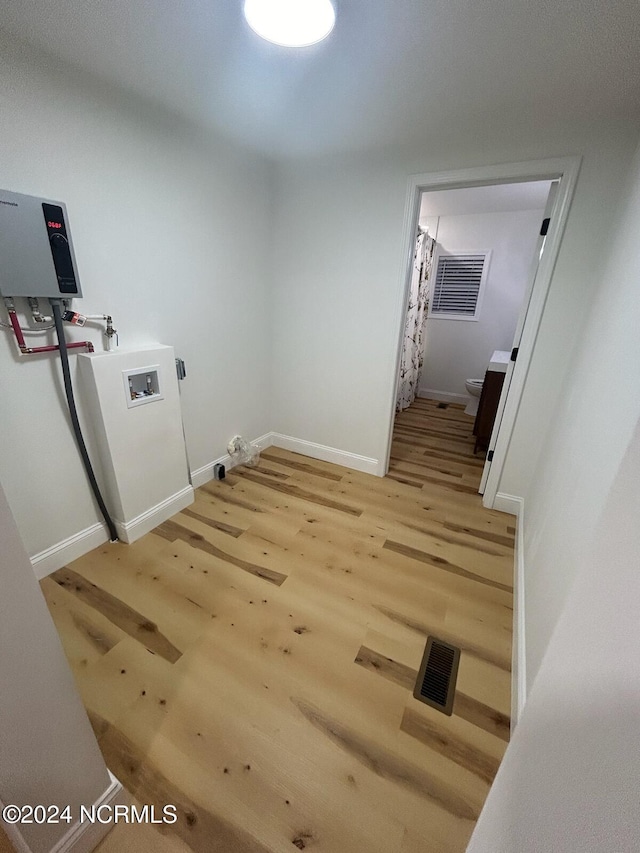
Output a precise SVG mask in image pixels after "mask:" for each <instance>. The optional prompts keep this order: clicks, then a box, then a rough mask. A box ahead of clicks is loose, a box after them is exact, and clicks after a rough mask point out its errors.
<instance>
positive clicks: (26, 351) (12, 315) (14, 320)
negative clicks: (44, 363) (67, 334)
mask: <svg viewBox="0 0 640 853" xmlns="http://www.w3.org/2000/svg"><path fill="white" fill-rule="evenodd" d="M8 311H9V320H10V321H11V325H12V326H13V331H14V334H15V336H16V340H17V342H18V347H19V348H20V352H21V353H22V355H34V353H37V352H56V350H59V349H60V347H59V346H58V345H57V344H50V345H49V346H46V347H28V346H27V345H26V343H25V340H24V335H23V334H22V329H21V328H20V321H19V320H18V315H17V314H16V312H15V309H13V308H9V309H8ZM79 347H82V348H84V349H86V350H87V352H93V344H92V343H91V341H74V342H73V343H70V344H67V349H78V348H79Z"/></svg>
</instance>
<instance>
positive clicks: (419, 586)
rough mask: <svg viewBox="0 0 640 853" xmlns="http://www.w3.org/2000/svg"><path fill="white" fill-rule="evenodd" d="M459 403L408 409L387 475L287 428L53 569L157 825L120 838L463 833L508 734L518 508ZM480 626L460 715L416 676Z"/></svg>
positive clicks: (170, 844) (117, 749)
mask: <svg viewBox="0 0 640 853" xmlns="http://www.w3.org/2000/svg"><path fill="white" fill-rule="evenodd" d="M471 426H472V419H471V418H469V417H468V416H466V415H464V413H463V412H462V409H461V407H458V406H453V405H449V406H447V407H444V408H440V407H439V406H438V404H437V403H435V402H433V401H428V400H417V401H416V402H415V403H414V405H412V406H411V407H410V409H408V410H407V411H406V412H404V413H402V414H401V415H399V416H398V418H397V423H396V429H395V433H394V444H393V453H392V465H391V470H390V473H389V476H388V477H387V478H385V479H380V478H376V477H372V476H369V475H365V474H360V473H357V472H354V471H351V470H347V469H345V468H340V467H337V466H335V465H331V464H328V463H324V462H319V461H316V460H311V459H308V458H306V457H303V456H299V455H296V454H294V453H289V452H286V451H283V450H278V449H275V448H272V449H270V450H269V451H267V452H265V453H263V454H262V458H261V461H260V464H259V466H258V467H257V468H255V469H251V468H244V469H236V470H235V471H233V472H231V473H230V474H229V476H228V477H227V479H226V481H224V482H221V483H217V482H212V483H210V484H208V485H206V486H203V487H202V488H200V489H198V491H197V493H196V502H195V504H193V505H192V506H191V507H189V508H188V509H186V510H184V511H183V512H181V513H179V514H178V515H176V516H175V517H174V518H173V519H171V521H168V522H166V523H165V524H163V525H161V526H160V527H159V528H157V529H156V530H155V531H153V533H150V534H148V535H147V536H145V537H144V538H143V539H141V540H139V541H138V542H136V543H135V544H134V545H130V546H127V545H120V544H117V545H105V546H102V547H101V548H99V549H97V550H95V551H93V552H92V553H90V554H88V555H87V556H85V557H83V558H81V559H80V560H77V561H75V562H74V563H72V564H70V565H69V566H68V567H67V568H64V569H61V570H60V571H58V572H56V573H55V574H54V575H52V576H51V577H49V578H47V579H45V580H44V581H43V582H42V589H43V591H44V594H45V596H46V599H47V602H48V604H49V608H50V610H51V613H52V615H53V618H54V620H55V622H56V624H57V626H58V630H59V632H60V636H61V638H62V642H63V644H64V647H65V650H66V653H67V656H68V658H69V661H70V663H71V666H72V667H73V671H74V673H75V676H76V680H77V683H78V687H79V689H80V692H81V694H82V697H83V700H84V702H85V704H86V707H87V709H88V711H89V714H90V718H91V720H92V723H93V725H94V728H95V731H96V733H97V735H98V738H99V742H100V746H101V749H102V751H103V753H104V756H105V759H106V761H107V764H108V765H109V767H110V768H111V770H112V771H113V772H114V773H115V775H116V776H117V777H118V778H119V779H120V780H121V781H122V782H123V783H124V785H125V786H126V788H127V789H128V790H129V791H130V792H131V794H132V795H133V796H134V797H135V798H136V800H137V801H138V802H141V803H155V804H156V805H158V806H162V805H164V804H166V803H172V804H175V805H177V806H178V809H179V820H178V823H177V824H176V825H175V826H174V827H171V828H170V832H165V834H164V835H160V834H159V832H158V831H157V830H156V829H154V828H152V827H150V826H142V827H138V826H126V825H120V826H118V827H117V829H116V830H114V832H113V833H111V835H110V836H109V837H108V838H107V839H106V840H105V842H103V844H102V846H101V848H100V849H101V853H111V851H113V852H114V853H115V851H125V850H135V851H137V853H144V851H147V850H149V851H154V853H163V851H167V853H178V851H181V853H185V851H189V850H192V851H207V853H208V851H220V853H245V851H246V853H267V851H269V852H270V853H290V851H294V850H295V849H298V850H304V849H307V850H309V851H313V853H376V851H379V853H422V851H424V853H432V851H434V853H435V851H438V853H445V851H446V853H462V851H463V850H464V849H465V846H466V843H467V841H468V838H469V836H470V834H471V831H472V829H473V826H474V823H475V821H476V819H477V816H478V814H479V812H480V809H481V807H482V804H483V802H484V800H485V797H486V795H487V792H488V790H489V785H490V783H491V780H492V779H493V776H494V774H495V772H496V770H497V768H498V764H499V761H500V759H501V757H502V754H503V752H504V749H505V748H506V744H507V740H508V737H509V718H508V714H509V707H510V672H509V669H510V657H511V621H512V589H511V584H512V569H513V550H512V548H513V534H514V530H513V527H512V525H513V519H512V517H511V516H508V515H504V514H502V513H499V512H495V511H487V510H484V509H483V508H482V505H481V500H480V498H479V496H478V495H477V493H476V490H477V486H478V482H479V478H480V473H481V470H482V467H481V466H482V461H481V460H477V459H475V458H474V456H473V452H472V448H473V438H472V437H471ZM429 634H434V635H436V636H438V637H440V638H441V639H443V640H448V641H450V642H453V643H455V644H456V645H459V646H461V648H462V655H461V662H460V670H459V677H458V690H457V694H456V701H455V706H454V713H453V716H451V717H447V716H444V715H443V714H440V713H438V712H437V711H435V710H433V709H431V708H429V707H427V706H426V705H424V704H422V703H420V702H418V701H416V700H415V699H413V697H412V689H413V686H414V682H415V679H416V675H417V669H418V667H419V664H420V660H421V657H422V654H423V651H424V646H425V642H426V638H427V635H429Z"/></svg>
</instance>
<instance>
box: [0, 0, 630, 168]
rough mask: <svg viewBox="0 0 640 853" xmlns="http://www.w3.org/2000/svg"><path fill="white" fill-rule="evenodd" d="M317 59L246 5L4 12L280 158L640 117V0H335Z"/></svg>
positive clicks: (41, 5)
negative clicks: (260, 27)
mask: <svg viewBox="0 0 640 853" xmlns="http://www.w3.org/2000/svg"><path fill="white" fill-rule="evenodd" d="M335 2H336V7H337V22H336V27H335V30H334V32H333V33H332V35H331V37H330V38H329V39H327V41H325V42H323V43H321V44H319V45H315V46H313V47H311V48H304V49H296V48H280V47H276V46H274V45H271V44H268V43H267V42H263V41H262V40H261V39H259V38H258V37H257V36H255V35H254V34H253V33H252V32H251V31H250V30H249V29H248V27H247V25H246V23H245V22H244V20H243V17H242V10H241V7H242V0H55V2H53V0H0V24H1V26H2V28H3V29H5V30H6V31H7V32H8V33H10V34H11V35H13V36H16V37H18V38H19V39H21V40H24V41H27V42H30V43H31V44H33V45H35V46H37V47H40V48H43V49H45V50H46V51H47V52H49V53H50V54H52V55H53V56H55V57H57V58H60V59H62V60H64V61H65V62H68V63H72V64H73V65H75V66H77V67H78V68H80V69H83V70H85V71H88V72H91V73H92V74H95V75H97V76H99V77H101V78H104V79H106V80H107V81H110V82H112V83H115V84H117V85H119V86H121V87H124V88H126V89H128V90H131V91H133V92H136V93H138V94H139V95H142V96H144V97H146V98H148V99H151V100H153V101H156V102H160V103H161V104H163V105H164V106H165V107H168V108H169V109H171V110H172V111H174V112H176V113H178V114H180V115H181V116H183V117H185V118H188V119H190V120H193V121H196V122H198V123H200V124H204V125H205V126H208V127H211V128H215V129H216V130H218V131H220V132H222V133H223V134H224V135H225V136H227V137H230V138H231V139H233V140H235V141H238V142H241V143H242V144H246V145H249V146H252V147H254V148H256V149H257V150H260V151H262V152H264V153H266V154H269V155H271V156H274V157H288V156H297V155H300V154H302V153H306V152H310V151H312V152H322V151H335V150H360V149H364V148H372V147H387V146H390V145H395V144H404V143H413V142H416V141H418V140H423V141H424V140H427V139H429V138H430V136H431V135H433V134H434V133H436V132H438V133H440V134H442V133H451V134H453V133H457V132H458V133H460V132H473V127H474V123H476V122H486V121H491V122H496V121H497V122H503V121H504V120H505V118H506V119H508V121H510V122H514V121H516V122H517V120H518V116H524V115H525V114H526V115H528V116H529V117H530V116H531V115H532V114H533V115H535V116H536V118H537V119H539V120H540V121H541V122H544V121H547V120H553V119H558V118H559V119H562V118H563V117H566V118H570V117H571V116H580V117H582V116H588V115H592V116H593V115H603V116H606V117H609V116H611V117H613V116H616V115H618V116H624V115H628V114H629V112H630V111H633V112H634V113H636V112H638V111H640V3H638V0H606V2H603V1H602V0H335Z"/></svg>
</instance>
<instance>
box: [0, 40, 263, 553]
mask: <svg viewBox="0 0 640 853" xmlns="http://www.w3.org/2000/svg"><path fill="white" fill-rule="evenodd" d="M0 79H1V80H2V84H1V88H0V109H1V111H2V117H3V123H2V136H1V137H0V188H3V189H9V190H13V191H16V192H22V193H28V194H33V195H39V196H44V197H48V198H52V199H60V200H62V201H64V202H66V204H67V208H68V214H69V221H70V227H71V232H72V234H73V240H74V245H75V252H76V256H77V261H78V270H79V275H80V280H81V283H82V288H83V292H84V294H85V296H84V299H82V300H81V301H80V300H77V301H76V302H75V303H74V304H75V306H77V310H80V311H82V312H84V313H91V314H93V313H105V312H107V313H111V314H112V315H113V318H114V325H115V327H116V328H117V330H118V333H119V338H120V346H121V347H122V348H136V347H138V346H144V345H147V344H153V343H165V344H171V345H173V346H174V347H175V349H176V355H178V356H180V357H182V358H183V359H184V360H185V362H186V365H187V379H186V380H185V381H184V382H182V383H181V395H182V409H183V416H184V425H185V432H186V438H187V446H188V451H189V461H190V464H191V468H192V469H198V468H200V467H202V466H204V465H206V464H208V463H210V462H212V461H213V460H215V459H217V458H218V457H220V456H222V455H223V454H224V453H226V445H227V442H228V441H229V439H230V438H231V437H232V436H234V435H236V434H238V433H239V434H241V435H245V436H246V437H247V438H249V439H253V438H256V437H257V436H260V435H262V434H264V433H265V432H267V430H269V429H271V423H270V420H269V417H268V410H269V399H270V396H269V388H268V384H269V381H270V371H269V362H270V353H271V329H270V322H269V318H270V310H271V308H270V305H271V303H270V290H271V286H270V284H271V280H270V264H269V262H268V260H267V259H268V257H269V252H270V242H271V241H270V222H271V219H272V217H271V190H272V187H271V170H270V167H269V165H268V163H266V161H265V160H264V159H262V158H259V157H257V156H255V155H253V154H248V153H244V152H243V151H241V150H239V149H238V148H237V146H232V145H230V144H228V143H226V142H224V141H223V140H221V139H215V138H212V136H211V134H208V133H206V132H204V131H201V130H199V129H198V128H197V127H194V126H188V125H186V124H185V123H184V121H182V120H180V119H179V118H176V117H173V116H171V115H168V114H165V113H163V112H162V111H160V110H159V109H157V108H155V107H153V106H151V105H149V104H146V103H144V102H141V101H138V100H135V99H132V98H129V97H128V96H127V95H126V94H123V93H122V92H119V91H117V90H115V89H114V88H112V87H108V86H106V85H104V84H102V83H99V82H97V81H95V80H91V78H90V77H88V75H86V74H79V73H77V72H76V71H73V70H70V69H65V68H64V66H61V65H60V63H55V62H52V61H51V60H49V59H47V57H46V56H44V55H43V54H38V53H34V52H33V51H32V50H31V49H29V48H27V47H25V46H21V45H20V44H19V43H15V42H13V41H11V40H9V39H8V38H6V37H4V36H0ZM5 320H6V315H5ZM68 336H69V338H70V339H73V338H75V339H79V340H83V339H85V338H87V337H89V338H90V339H92V340H93V341H94V342H95V345H96V347H97V349H102V347H103V342H102V340H101V334H100V330H99V329H98V328H95V327H94V328H91V329H90V328H89V326H86V327H85V328H84V329H71V328H70V329H69V335H68ZM46 337H48V336H46ZM30 340H31V341H33V340H34V339H33V337H31V338H30ZM72 368H73V369H74V371H75V359H74V358H72ZM0 392H1V394H2V400H3V405H2V409H1V411H0V431H1V433H2V438H3V440H2V443H1V444H0V482H1V483H2V484H3V486H4V488H5V490H6V493H7V497H8V499H9V503H10V505H11V508H12V510H13V513H14V515H15V517H16V520H17V523H18V527H19V529H20V533H21V535H22V538H23V540H24V542H25V545H26V547H27V550H28V552H29V554H30V555H32V556H33V555H34V554H36V553H37V552H41V551H43V550H45V549H48V548H50V547H51V546H53V545H55V544H56V543H58V542H60V541H61V540H65V539H67V538H68V537H72V536H75V535H76V534H78V533H79V532H82V531H83V530H85V529H87V528H89V527H90V526H92V525H94V524H95V523H96V521H98V519H99V514H98V512H97V510H96V507H95V506H94V503H93V499H92V497H91V494H90V491H89V487H88V485H87V481H86V477H85V474H84V471H83V469H82V465H81V463H80V459H79V456H78V452H77V450H76V447H75V445H74V441H73V437H72V433H71V430H70V428H69V423H68V415H67V414H66V408H65V403H64V395H63V392H62V390H61V379H60V366H59V360H58V359H56V357H55V355H53V356H51V355H48V356H35V357H21V356H20V355H19V354H18V353H17V348H16V344H15V340H14V339H13V336H12V335H11V334H10V333H9V332H8V331H7V330H6V329H0ZM79 402H80V400H79ZM81 418H82V419H83V421H84V418H83V416H82V411H81ZM86 437H87V440H89V441H91V435H90V433H89V432H87V435H86ZM154 452H161V449H160V448H155V449H154V448H151V449H150V458H152V457H153V453H154ZM94 458H95V454H94Z"/></svg>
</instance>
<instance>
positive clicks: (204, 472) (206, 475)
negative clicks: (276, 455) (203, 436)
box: [191, 432, 273, 489]
mask: <svg viewBox="0 0 640 853" xmlns="http://www.w3.org/2000/svg"><path fill="white" fill-rule="evenodd" d="M272 436H273V433H272V432H267V433H265V434H264V435H261V436H260V438H256V439H254V441H252V442H250V443H251V444H253V445H255V446H256V447H258V448H259V449H260V450H266V449H267V447H271V445H272V444H273V439H272ZM218 464H220V465H224V467H225V468H226V469H227V470H229V469H230V468H233V467H234V466H235V465H236V462H235V460H234V459H232V458H231V456H229V454H228V453H225V454H224V456H219V457H218V458H217V459H214V460H213V462H208V463H207V464H206V465H203V466H202V467H201V468H196V469H195V471H192V472H191V483H192V484H193V488H194V489H197V488H199V487H200V486H204V485H205V483H208V482H209V481H210V480H213V466H214V465H218Z"/></svg>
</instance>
